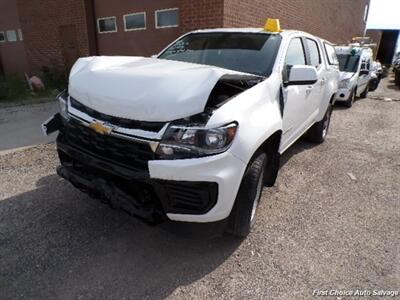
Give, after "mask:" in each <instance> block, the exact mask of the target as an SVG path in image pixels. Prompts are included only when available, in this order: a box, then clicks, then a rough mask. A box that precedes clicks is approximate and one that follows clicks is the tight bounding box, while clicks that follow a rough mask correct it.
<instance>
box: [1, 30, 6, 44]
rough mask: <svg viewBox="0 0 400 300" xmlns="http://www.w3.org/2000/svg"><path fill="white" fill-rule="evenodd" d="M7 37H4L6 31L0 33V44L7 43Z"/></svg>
mask: <svg viewBox="0 0 400 300" xmlns="http://www.w3.org/2000/svg"><path fill="white" fill-rule="evenodd" d="M5 41H6V36H5V35H4V31H0V43H5Z"/></svg>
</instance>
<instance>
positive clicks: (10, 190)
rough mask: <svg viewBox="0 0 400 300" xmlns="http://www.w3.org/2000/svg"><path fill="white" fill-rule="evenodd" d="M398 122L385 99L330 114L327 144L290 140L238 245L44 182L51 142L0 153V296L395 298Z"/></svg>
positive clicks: (399, 243)
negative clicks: (391, 293) (146, 220)
mask: <svg viewBox="0 0 400 300" xmlns="http://www.w3.org/2000/svg"><path fill="white" fill-rule="evenodd" d="M399 116H400V102H394V101H393V102H386V101H378V100H372V99H365V100H359V101H357V102H356V103H355V104H354V106H353V107H352V108H351V109H344V108H343V107H337V108H336V109H335V111H334V113H333V116H332V124H331V129H330V134H329V137H328V139H327V141H326V142H325V143H324V144H322V145H317V146H316V145H311V144H308V143H306V142H304V141H299V142H297V143H296V144H295V145H294V146H293V147H292V148H290V149H289V150H288V151H287V152H286V153H285V154H284V155H283V157H282V166H281V170H280V173H279V176H278V180H277V183H276V185H275V186H274V187H273V188H266V189H264V192H263V196H262V203H261V206H260V210H259V212H258V216H257V222H256V225H255V228H254V230H253V232H252V233H251V234H250V236H249V237H248V238H247V239H245V240H237V239H234V238H232V237H229V236H226V235H222V236H221V235H219V234H216V233H214V230H213V229H211V230H210V229H209V228H208V227H207V228H205V227H204V229H203V227H201V226H200V228H198V227H195V228H190V229H188V228H187V227H186V225H185V224H169V223H167V224H163V225H159V226H155V227H149V226H147V225H145V224H143V223H141V222H140V221H137V220H136V219H133V218H131V217H129V216H128V215H126V214H125V213H124V212H121V211H116V210H112V209H110V208H109V207H108V206H106V205H104V204H101V203H99V202H97V201H96V200H94V199H91V198H89V197H88V196H87V195H85V194H83V193H81V192H79V191H77V190H76V189H74V188H73V187H72V186H71V185H70V184H69V183H68V182H66V181H64V180H62V179H60V178H59V177H58V176H57V175H56V174H55V168H56V166H57V165H58V160H57V157H56V151H55V146H54V145H53V144H51V145H42V146H37V147H34V148H31V149H27V150H24V151H19V152H15V153H9V154H6V155H1V156H0V298H2V299H18V298H19V299H27V298H30V299H47V298H58V299H105V298H106V299H111V298H112V299H146V298H147V299H161V298H174V299H189V298H195V299H196V298H197V299H205V298H217V299H231V298H235V299H313V298H314V299H315V297H314V296H313V295H312V293H313V290H316V289H319V290H331V289H334V290H355V289H361V290H370V291H372V290H400V265H399V262H400V196H399V195H400V118H399ZM317 298H319V297H317ZM322 298H323V299H338V298H337V297H322ZM362 298H363V299H369V298H370V297H362ZM342 299H345V298H342Z"/></svg>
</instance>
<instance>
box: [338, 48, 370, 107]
mask: <svg viewBox="0 0 400 300" xmlns="http://www.w3.org/2000/svg"><path fill="white" fill-rule="evenodd" d="M336 54H337V57H338V59H339V70H340V79H339V92H338V94H337V97H336V101H338V102H343V104H344V105H345V106H347V107H351V106H352V105H353V103H354V101H355V99H356V97H360V98H365V97H367V94H368V91H369V82H370V80H371V67H372V63H373V53H372V49H371V48H368V47H361V46H358V45H348V46H337V47H336Z"/></svg>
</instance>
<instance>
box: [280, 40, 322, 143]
mask: <svg viewBox="0 0 400 300" xmlns="http://www.w3.org/2000/svg"><path fill="white" fill-rule="evenodd" d="M306 64H307V60H306V54H305V50H304V45H303V40H302V38H301V37H295V38H292V39H291V41H290V42H289V46H288V48H287V51H286V56H285V63H284V70H285V71H284V72H286V70H290V68H291V67H292V66H294V65H306ZM285 76H288V74H287V75H285ZM282 92H283V101H284V110H283V117H282V119H283V120H282V121H283V125H282V126H283V134H282V142H281V149H280V150H281V151H284V150H285V149H286V148H287V147H288V146H290V145H291V144H292V143H293V142H294V141H295V140H296V139H297V137H298V136H299V134H301V133H303V131H304V130H305V129H306V127H308V125H309V124H308V123H309V122H310V120H309V118H310V115H311V114H312V112H313V110H314V107H313V105H310V101H312V100H311V98H310V92H311V90H310V89H309V86H307V85H289V86H287V87H283V88H282Z"/></svg>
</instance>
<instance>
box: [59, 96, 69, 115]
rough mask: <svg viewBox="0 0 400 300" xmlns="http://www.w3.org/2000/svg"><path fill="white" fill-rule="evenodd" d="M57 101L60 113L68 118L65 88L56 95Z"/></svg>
mask: <svg viewBox="0 0 400 300" xmlns="http://www.w3.org/2000/svg"><path fill="white" fill-rule="evenodd" d="M57 100H58V103H59V104H60V115H61V116H62V117H63V118H65V119H68V92H67V90H64V91H62V92H61V93H60V94H59V95H58V96H57Z"/></svg>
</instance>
